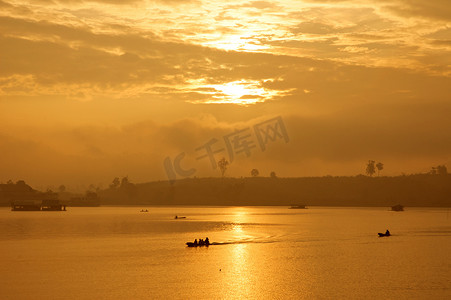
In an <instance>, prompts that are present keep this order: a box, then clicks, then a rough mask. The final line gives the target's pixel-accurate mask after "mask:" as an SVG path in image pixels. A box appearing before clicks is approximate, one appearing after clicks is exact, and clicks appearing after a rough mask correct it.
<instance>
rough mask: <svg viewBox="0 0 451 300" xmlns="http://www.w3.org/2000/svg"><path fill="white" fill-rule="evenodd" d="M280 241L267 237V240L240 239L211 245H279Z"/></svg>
mask: <svg viewBox="0 0 451 300" xmlns="http://www.w3.org/2000/svg"><path fill="white" fill-rule="evenodd" d="M277 242H278V240H277V239H274V237H265V238H249V239H240V240H236V241H225V242H212V243H210V245H236V244H270V243H277Z"/></svg>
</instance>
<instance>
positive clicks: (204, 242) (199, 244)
mask: <svg viewBox="0 0 451 300" xmlns="http://www.w3.org/2000/svg"><path fill="white" fill-rule="evenodd" d="M186 245H187V246H188V247H208V246H210V245H211V244H210V240H209V239H208V237H207V238H206V239H205V240H203V239H200V240H199V242H198V241H197V240H194V242H187V243H186Z"/></svg>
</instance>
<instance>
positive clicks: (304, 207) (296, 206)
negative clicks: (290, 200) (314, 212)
mask: <svg viewBox="0 0 451 300" xmlns="http://www.w3.org/2000/svg"><path fill="white" fill-rule="evenodd" d="M306 208H307V207H306V206H305V205H292V206H291V207H290V209H306Z"/></svg>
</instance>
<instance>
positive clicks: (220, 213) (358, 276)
mask: <svg viewBox="0 0 451 300" xmlns="http://www.w3.org/2000/svg"><path fill="white" fill-rule="evenodd" d="M141 208H147V209H148V210H149V212H148V213H141V212H140V210H141ZM175 215H178V216H186V219H178V220H175V219H174V216H175ZM386 229H389V230H390V231H391V233H392V234H393V235H392V236H391V237H383V238H379V237H378V236H377V233H378V232H385V230H386ZM207 236H208V237H209V239H210V241H211V242H216V243H218V244H217V245H212V246H210V247H208V248H205V247H203V248H187V247H186V246H185V242H187V241H193V240H194V239H195V238H197V239H199V238H205V237H207ZM0 255H1V260H0V261H1V262H0V299H2V300H5V299H189V298H199V299H303V298H306V299H345V298H353V299H451V213H450V212H449V211H448V209H435V208H407V210H406V211H404V212H391V211H389V210H388V209H387V208H317V207H311V208H309V209H299V210H293V209H288V208H287V207H98V208H75V207H74V208H71V207H69V208H68V211H66V212H11V211H10V210H9V208H0Z"/></svg>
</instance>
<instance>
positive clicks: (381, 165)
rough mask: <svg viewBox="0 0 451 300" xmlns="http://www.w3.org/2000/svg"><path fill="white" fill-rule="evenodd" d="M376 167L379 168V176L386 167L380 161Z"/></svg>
mask: <svg viewBox="0 0 451 300" xmlns="http://www.w3.org/2000/svg"><path fill="white" fill-rule="evenodd" d="M376 168H377V176H379V172H380V171H382V169H383V168H384V164H383V163H381V162H378V163H377V164H376Z"/></svg>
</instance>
